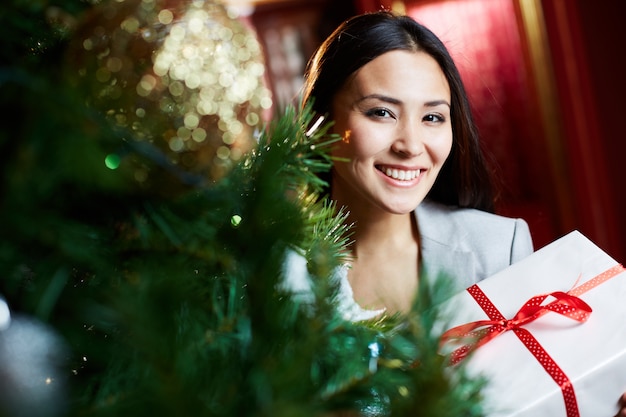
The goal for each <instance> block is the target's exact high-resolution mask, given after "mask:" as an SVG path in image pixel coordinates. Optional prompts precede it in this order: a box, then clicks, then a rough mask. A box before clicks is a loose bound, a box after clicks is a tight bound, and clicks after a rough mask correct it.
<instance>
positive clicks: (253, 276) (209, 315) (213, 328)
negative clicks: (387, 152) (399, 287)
mask: <svg viewBox="0 0 626 417" xmlns="http://www.w3.org/2000/svg"><path fill="white" fill-rule="evenodd" d="M4 7H5V13H4V14H3V15H2V16H1V17H0V19H1V21H0V24H1V27H2V31H3V34H4V36H3V39H4V40H5V45H4V47H3V48H2V50H1V52H0V54H2V61H1V62H2V66H1V67H0V109H1V111H2V114H3V116H4V120H5V125H4V128H3V129H2V131H1V133H0V158H2V163H1V164H0V167H1V171H0V172H1V174H2V181H1V182H0V184H1V185H0V222H1V224H0V230H2V240H0V270H1V271H2V276H1V278H0V296H2V297H4V301H5V302H3V303H0V373H1V374H3V375H7V377H6V378H2V381H1V382H0V391H2V394H0V399H1V400H2V401H0V403H2V404H3V405H0V415H7V416H20V415H25V416H36V415H41V416H64V415H67V416H105V415H115V416H120V415H133V416H141V415H146V416H148V415H149V416H155V415H156V416H170V415H175V416H189V415H193V416H253V415H254V416H263V415H272V416H307V415H311V416H324V415H344V414H345V415H377V416H378V415H380V416H387V415H393V416H395V415H402V416H404V415H407V416H408V415H411V416H413V415H423V416H459V415H466V416H477V415H480V414H481V408H480V388H481V382H480V381H475V380H472V379H469V378H468V377H467V376H465V374H464V373H463V368H462V367H461V368H455V369H450V368H448V367H447V366H446V362H445V358H444V357H442V356H441V355H440V354H439V353H438V335H437V334H434V332H433V331H432V328H433V324H434V323H435V321H436V320H438V319H439V318H438V316H437V309H436V303H437V300H438V299H439V298H440V295H439V293H445V288H444V287H443V284H442V285H438V286H435V287H429V286H428V285H427V283H426V280H422V281H423V283H422V284H421V287H420V290H419V293H418V294H419V297H418V299H417V301H416V303H415V306H414V309H413V311H412V312H411V313H410V314H408V315H407V316H406V317H398V316H396V317H383V318H381V319H378V320H374V321H369V322H357V323H354V322H350V321H347V320H345V319H344V318H343V317H342V316H341V315H340V314H339V313H338V312H337V309H336V308H335V306H334V305H333V296H334V293H335V292H336V290H337V288H336V283H335V282H334V281H333V280H332V279H331V276H332V272H333V270H334V269H335V268H337V267H338V266H339V265H341V263H342V262H343V261H344V259H343V255H342V254H344V253H345V248H346V245H347V244H348V241H349V227H348V226H346V225H344V222H343V220H344V214H343V213H342V211H341V210H338V208H337V207H334V206H333V204H332V203H330V202H328V201H327V200H326V199H325V198H324V196H323V187H324V185H325V184H324V183H323V181H322V180H321V179H320V177H319V176H318V174H320V173H323V172H325V171H327V170H328V169H329V168H330V166H331V163H332V160H331V158H330V156H329V152H328V151H329V148H330V147H331V146H332V144H333V142H334V141H335V140H336V139H335V138H334V137H333V136H332V135H330V134H328V128H329V126H330V125H329V124H328V123H325V122H322V123H321V124H319V125H318V126H317V127H316V128H314V129H311V126H313V125H314V124H315V123H314V122H315V121H316V120H314V115H313V114H312V113H311V111H310V110H309V109H308V108H304V109H302V110H299V109H298V110H297V109H295V108H288V109H285V110H284V111H281V113H280V114H279V115H277V116H276V117H274V119H273V121H272V122H271V123H268V124H267V125H262V124H261V117H260V114H261V113H262V112H263V110H264V108H265V107H267V106H266V104H267V102H266V100H267V98H268V96H267V94H266V92H265V91H264V89H263V86H262V83H261V82H260V81H259V80H261V79H262V71H260V70H259V67H258V65H255V64H258V63H259V62H260V61H259V60H258V58H257V56H256V55H255V53H256V52H255V51H257V49H255V48H256V46H255V44H254V42H253V40H251V38H250V36H251V35H250V33H249V32H247V30H246V29H245V27H243V26H242V25H240V24H239V23H238V22H237V20H236V19H235V18H232V17H229V15H228V13H227V11H226V10H225V9H224V8H222V6H220V5H219V4H217V3H213V2H198V1H191V2H190V1H184V2H173V1H165V0H163V1H158V0H153V1H146V0H144V1H122V2H112V3H103V4H98V5H90V4H88V3H85V2H80V3H77V2H74V1H71V0H58V1H55V2H52V1H49V2H48V1H41V2H35V3H33V4H25V2H22V1H19V0H10V1H9V4H8V5H6V6H4ZM198 22H200V23H201V24H200V26H194V25H197V24H199V23H198ZM185 25H187V26H185ZM181 27H183V28H187V29H186V31H182V32H181V30H180V28H181ZM193 28H196V29H193ZM203 30H209V31H212V32H202V31H203ZM194 31H196V32H194ZM176 33H178V34H179V35H176ZM181 33H182V34H181ZM194 33H195V34H196V35H197V38H194V37H193V36H196V35H194ZM211 33H219V34H220V35H219V36H218V37H216V38H211V36H212V35H211V36H210V34H211ZM172 36H178V37H177V39H178V40H179V42H182V44H179V45H178V48H174V50H181V51H182V50H184V51H187V52H186V53H187V54H188V55H185V56H184V57H183V58H185V59H189V61H185V62H190V63H189V64H188V65H187V69H189V68H194V69H195V72H193V71H192V73H195V74H197V73H201V74H204V75H206V77H205V78H203V79H201V80H196V81H194V79H193V77H191V75H186V74H189V72H185V71H184V70H185V68H178V69H177V68H175V65H174V64H172V65H173V66H172V65H170V64H168V63H167V62H168V61H167V59H166V58H167V56H170V57H171V55H167V54H165V55H164V52H163V51H164V50H165V49H166V46H167V45H168V44H169V43H171V42H172V41H171V39H172ZM168 39H169V40H168ZM198 39H203V40H202V42H201V45H200V46H201V47H202V48H204V49H202V48H200V49H196V50H195V52H193V51H191V49H190V48H191V46H193V45H195V46H198V42H197V40H198ZM207 39H209V40H211V42H208V41H207ZM168 42H169V43H168ZM181 45H182V46H181ZM211 45H212V47H213V48H214V49H211V48H210V47H209V46H211ZM242 45H248V46H247V48H248V50H247V51H248V54H247V55H246V54H244V55H245V56H244V57H243V58H241V55H237V54H236V53H237V51H240V50H241V48H242ZM186 46H189V47H190V48H188V49H185V47H186ZM181 48H182V49H181ZM207 48H208V49H207ZM228 48H230V50H231V51H234V53H235V55H228V54H226V55H220V56H218V55H217V54H216V52H215V51H217V50H220V51H225V50H228ZM156 51H160V52H163V53H161V54H160V55H159V54H156V53H155V52H156ZM190 51H191V52H190ZM198 51H200V52H202V51H204V53H210V54H212V55H211V56H212V57H213V58H212V59H211V60H208V61H205V62H204V63H200V64H198V61H197V60H196V61H194V59H195V58H194V57H197V56H198V55H194V53H198ZM257 52H258V51H257ZM164 56H165V58H163V57H164ZM158 57H161V58H158ZM190 57H191V58H190ZM236 57H239V58H236ZM183 58H181V57H179V58H177V59H178V61H177V60H176V59H174V60H173V61H172V62H174V63H175V62H180V59H183ZM159 59H160V60H159ZM237 59H240V61H237ZM241 60H243V61H241ZM191 62H194V63H195V64H193V65H196V67H192V64H191ZM229 62H230V64H233V65H234V66H233V65H229V64H228V63H229ZM157 63H158V64H159V65H161V66H159V65H157ZM168 65H170V66H168ZM223 68H226V70H224V71H222V69H223ZM233 68H239V69H241V68H243V70H244V75H242V76H241V77H243V78H237V80H235V79H233V80H231V81H232V82H229V81H228V80H227V79H226V77H227V75H224V73H226V74H228V73H229V72H232V71H234V70H233ZM220 71H222V72H220ZM192 75H193V74H192ZM220 77H222V78H220ZM220 80H221V81H220ZM254 80H256V81H254ZM234 81H237V83H235V82H234ZM244 81H245V83H244ZM194 83H196V84H194ZM202 83H204V84H202ZM241 83H244V84H245V88H243V87H242V86H241ZM235 85H236V86H237V88H236V91H235V92H233V91H231V90H232V88H231V87H233V86H235ZM202 86H204V89H203V88H202ZM210 86H217V87H215V88H213V89H211V88H212V87H211V88H209V87H210ZM233 88H234V87H233ZM290 262H291V263H290ZM294 262H295V263H294ZM286 265H291V266H292V267H291V268H286ZM289 274H299V275H302V276H303V277H305V278H306V279H310V281H311V282H312V283H313V284H312V286H311V291H310V293H308V294H305V296H303V295H302V294H294V293H292V292H290V291H288V290H286V289H285V288H284V287H283V286H282V285H281V283H282V282H283V280H285V279H286V278H288V277H287V275H289ZM7 305H8V307H9V309H10V313H7V312H5V313H4V316H3V313H2V312H1V310H2V308H1V307H2V306H7ZM3 317H5V319H4V321H3ZM37 341H39V342H37Z"/></svg>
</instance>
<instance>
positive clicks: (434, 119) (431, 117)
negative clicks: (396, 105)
mask: <svg viewBox="0 0 626 417" xmlns="http://www.w3.org/2000/svg"><path fill="white" fill-rule="evenodd" d="M422 120H423V121H425V122H428V123H443V122H445V121H446V118H445V117H444V116H442V115H440V114H428V115H426V116H424V118H423V119H422Z"/></svg>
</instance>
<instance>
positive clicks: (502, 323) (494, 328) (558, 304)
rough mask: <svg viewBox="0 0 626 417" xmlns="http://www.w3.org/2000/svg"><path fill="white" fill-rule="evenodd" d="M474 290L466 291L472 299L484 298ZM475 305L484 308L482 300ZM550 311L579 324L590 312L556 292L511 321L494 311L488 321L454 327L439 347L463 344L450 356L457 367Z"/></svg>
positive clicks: (534, 302)
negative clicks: (466, 358) (499, 338)
mask: <svg viewBox="0 0 626 417" xmlns="http://www.w3.org/2000/svg"><path fill="white" fill-rule="evenodd" d="M477 288H478V287H477V286H476V285H473V286H472V287H470V288H468V289H467V290H468V291H469V292H470V293H471V294H472V296H474V297H484V298H486V296H485V295H484V294H483V293H482V291H476V289H477ZM549 297H553V298H554V301H552V302H550V303H548V304H545V305H544V304H543V302H544V301H545V300H546V299H547V298H549ZM477 301H478V303H479V304H480V305H483V304H485V303H484V302H483V301H484V300H481V299H477ZM550 311H552V312H555V313H558V314H561V315H562V316H565V317H568V318H570V319H572V320H576V321H578V322H580V323H582V322H585V321H586V320H587V318H588V317H589V314H590V313H591V311H592V310H591V307H589V305H588V304H587V303H585V302H584V301H583V300H582V299H580V298H578V297H576V296H574V295H571V294H569V293H565V292H562V291H555V292H551V293H549V294H540V295H536V296H534V297H531V298H530V299H529V300H528V301H526V303H524V305H523V306H522V308H520V309H519V311H518V312H517V313H516V314H515V316H514V317H513V318H511V319H507V318H506V317H504V316H502V314H501V313H500V312H499V311H497V309H496V310H495V311H490V312H489V313H490V314H488V315H489V316H490V317H489V319H490V320H477V321H473V322H470V323H466V324H462V325H460V326H456V327H453V328H452V329H450V330H448V331H446V332H445V333H444V334H443V335H442V337H441V345H444V344H446V343H450V342H457V343H458V342H460V343H459V344H462V345H461V346H460V347H459V348H457V349H455V350H454V351H453V352H452V354H451V355H450V362H451V364H456V363H458V362H460V361H462V360H463V359H465V357H466V356H467V355H469V354H470V353H471V352H473V351H474V350H476V349H478V348H479V347H480V346H482V345H484V344H485V343H487V342H489V341H491V340H493V339H494V338H496V337H497V336H499V335H501V334H503V333H505V332H507V331H511V330H512V331H517V330H519V329H520V328H521V326H523V325H525V324H528V323H530V322H532V321H535V320H536V319H538V318H539V317H541V316H542V315H544V314H546V313H548V312H550Z"/></svg>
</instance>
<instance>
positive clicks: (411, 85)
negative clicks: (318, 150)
mask: <svg viewBox="0 0 626 417" xmlns="http://www.w3.org/2000/svg"><path fill="white" fill-rule="evenodd" d="M332 116H333V120H334V121H335V125H334V127H333V130H334V131H335V132H336V133H338V134H340V135H341V136H342V137H343V140H342V141H341V142H340V143H339V144H338V145H337V147H336V148H335V149H334V150H333V156H335V157H339V158H345V159H346V160H347V161H345V162H344V161H337V162H335V164H334V167H333V175H332V198H333V199H334V200H336V201H337V202H338V205H339V206H347V207H348V209H349V210H350V211H351V212H353V213H354V212H356V211H361V212H363V211H367V212H380V211H382V212H386V213H392V214H406V213H409V212H411V211H413V210H414V209H415V208H416V207H417V206H418V205H419V203H421V202H422V200H423V199H424V197H425V196H426V194H428V192H429V191H430V189H431V188H432V186H433V184H434V182H435V179H436V178H437V175H438V174H439V171H440V169H441V167H442V165H443V163H444V162H445V160H446V158H447V157H448V155H449V154H450V150H451V148H452V124H451V119H450V87H449V85H448V82H447V80H446V78H445V76H444V74H443V72H442V71H441V69H440V67H439V65H438V64H437V62H436V61H435V60H434V59H433V58H432V57H431V56H430V55H428V54H426V53H424V52H408V51H391V52H387V53H385V54H383V55H381V56H379V57H377V58H376V59H374V60H372V61H371V62H369V63H368V64H366V65H364V66H363V67H361V68H360V69H359V70H358V71H357V72H356V73H355V74H354V75H353V77H352V78H350V79H349V80H348V81H347V82H346V84H345V85H344V86H343V87H342V89H341V90H339V92H338V93H337V94H336V96H335V98H334V100H333V102H332Z"/></svg>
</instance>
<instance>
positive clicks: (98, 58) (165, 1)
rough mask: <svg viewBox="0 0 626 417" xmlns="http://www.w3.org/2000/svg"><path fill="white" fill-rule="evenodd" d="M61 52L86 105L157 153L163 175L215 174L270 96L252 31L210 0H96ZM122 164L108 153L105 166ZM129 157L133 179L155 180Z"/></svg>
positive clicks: (249, 138)
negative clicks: (82, 89) (66, 51)
mask: <svg viewBox="0 0 626 417" xmlns="http://www.w3.org/2000/svg"><path fill="white" fill-rule="evenodd" d="M69 51H70V52H69V57H68V59H69V60H70V63H71V68H73V70H72V72H74V73H75V75H76V76H77V77H76V79H77V80H78V82H79V85H82V86H84V87H86V90H85V93H86V98H87V102H88V104H89V105H90V106H92V107H93V108H96V109H98V110H100V111H102V112H104V113H105V114H106V116H107V118H108V119H109V120H110V121H111V122H112V123H113V124H114V126H116V127H118V128H121V129H122V131H127V132H128V134H129V135H130V136H131V137H129V138H125V139H127V140H132V141H134V143H135V144H140V145H141V146H143V147H144V148H143V149H144V150H148V151H146V152H147V153H148V154H150V152H152V154H153V155H154V152H157V154H158V157H154V159H159V158H161V159H162V160H161V161H160V164H161V167H163V166H164V165H163V164H165V165H168V166H169V172H170V174H171V173H172V172H178V173H179V174H180V173H184V174H193V176H194V178H203V179H206V180H207V182H211V181H216V180H219V179H220V178H222V177H223V176H224V175H225V174H226V173H227V172H228V170H229V169H230V168H231V167H232V166H233V165H234V164H235V163H237V161H238V160H239V159H240V158H241V157H242V155H243V154H244V153H246V152H248V151H249V150H250V149H251V147H252V146H253V145H254V137H253V133H254V131H255V129H256V128H258V127H259V125H260V123H262V122H263V113H264V112H265V111H267V110H268V109H269V108H270V107H271V104H272V102H271V96H270V92H269V90H268V89H267V88H266V86H265V84H264V72H265V66H264V62H263V55H262V50H261V47H260V44H259V42H258V40H257V39H256V37H255V35H254V33H253V32H252V31H251V30H249V29H248V28H247V27H246V26H245V25H244V24H243V23H242V22H241V21H239V20H237V19H236V18H233V17H230V16H229V15H228V13H227V11H226V9H225V8H224V7H223V6H222V5H220V4H219V3H215V2H212V1H199V0H196V1H188V0H182V1H180V0H177V1H176V0H114V1H110V2H106V3H103V4H101V5H98V6H95V7H94V9H93V10H92V11H91V12H90V13H88V15H87V16H85V18H84V19H83V20H82V22H81V23H80V24H79V26H78V29H77V31H76V33H75V35H74V37H73V44H72V46H71V47H70V50H69ZM113 159H115V155H114V156H113ZM126 162H127V163H128V161H126ZM124 163H125V160H124V158H123V156H121V159H120V163H119V164H113V165H110V158H109V162H107V166H109V167H110V168H111V167H117V166H120V165H123V164H124ZM133 164H134V165H133V168H132V169H134V170H135V173H134V177H135V179H136V181H138V182H140V183H145V184H148V183H150V182H152V183H154V182H156V181H157V179H156V178H152V177H153V176H155V173H154V170H155V168H153V167H152V168H151V167H149V166H148V165H146V164H138V163H136V162H133ZM156 176H157V177H158V181H159V182H162V180H163V179H162V178H161V175H158V174H157V175H156ZM179 177H180V178H185V176H184V175H179ZM180 178H179V179H180ZM183 182H185V181H184V180H183ZM153 185H154V184H152V185H151V186H153ZM161 185H162V184H161Z"/></svg>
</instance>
